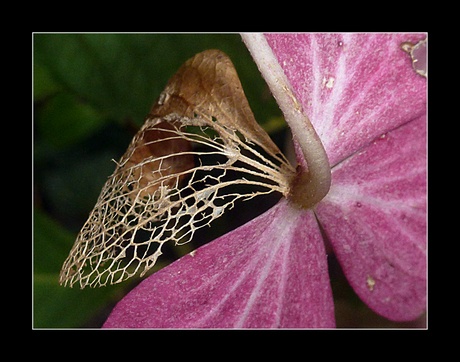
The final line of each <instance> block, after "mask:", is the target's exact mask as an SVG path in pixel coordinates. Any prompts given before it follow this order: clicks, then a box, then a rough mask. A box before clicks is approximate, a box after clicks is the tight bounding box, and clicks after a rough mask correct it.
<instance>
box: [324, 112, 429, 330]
mask: <svg viewBox="0 0 460 362" xmlns="http://www.w3.org/2000/svg"><path fill="white" fill-rule="evenodd" d="M426 176H427V175H426V115H423V116H421V117H419V118H418V119H416V120H414V121H412V122H409V123H407V124H406V125H404V126H402V127H400V128H398V129H396V130H394V131H392V132H389V133H387V134H385V135H384V136H382V137H380V138H378V139H376V140H375V141H374V142H372V143H371V144H370V145H369V146H367V147H365V148H363V149H362V150H360V151H359V152H358V153H356V154H354V155H353V156H351V157H350V158H348V159H346V160H345V161H343V162H342V163H340V164H338V165H337V166H336V167H334V168H333V170H332V186H331V190H330V192H329V194H328V195H327V196H326V198H325V199H323V201H321V203H320V204H319V205H318V206H317V208H316V214H317V217H318V219H319V220H320V222H321V224H322V225H323V227H324V230H325V232H326V234H327V236H328V237H329V239H330V241H331V243H332V246H333V248H334V252H335V253H336V255H337V257H338V259H339V261H340V263H341V265H342V268H343V270H344V272H345V274H346V276H347V279H348V281H349V282H350V284H351V285H352V287H353V288H354V290H355V291H356V293H357V294H358V295H359V296H360V298H361V299H362V300H364V302H366V304H367V305H368V306H369V307H371V308H372V309H373V310H374V311H376V312H377V313H379V314H381V315H383V316H385V317H387V318H389V319H393V320H397V321H403V320H411V319H414V318H416V317H417V316H419V315H420V313H421V312H422V311H423V310H424V309H425V308H426V207H427V204H426Z"/></svg>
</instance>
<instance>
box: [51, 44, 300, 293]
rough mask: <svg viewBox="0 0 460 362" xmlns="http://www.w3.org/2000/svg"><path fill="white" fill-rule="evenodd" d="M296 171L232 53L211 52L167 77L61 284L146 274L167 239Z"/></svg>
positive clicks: (184, 234)
mask: <svg viewBox="0 0 460 362" xmlns="http://www.w3.org/2000/svg"><path fill="white" fill-rule="evenodd" d="M295 172H296V171H295V169H294V168H293V167H292V166H291V165H290V164H289V162H288V161H287V160H286V159H285V157H284V156H283V155H282V154H281V152H280V151H279V149H278V147H277V146H276V145H275V144H274V143H273V142H272V141H271V139H270V137H269V136H268V134H267V133H266V132H265V131H264V130H263V129H262V128H261V127H260V126H259V125H258V123H257V122H256V121H255V119H254V115H253V114H252V111H251V109H250V108H249V104H248V102H247V99H246V97H245V95H244V92H243V89H242V86H241V83H240V81H239V79H238V76H237V74H236V70H235V68H234V67H233V64H232V63H231V61H230V59H229V58H228V57H227V55H225V54H224V53H222V52H221V51H219V50H208V51H205V52H203V53H199V54H197V55H196V56H194V57H193V58H191V59H190V60H188V61H187V62H186V63H185V64H184V65H183V66H182V67H181V68H180V69H179V71H178V72H177V73H176V74H175V75H174V76H173V77H172V78H171V79H170V81H169V82H168V84H167V86H166V88H165V90H164V91H163V92H162V93H161V95H160V97H159V98H158V100H157V101H156V103H155V104H154V106H153V107H152V109H151V111H150V113H149V115H148V117H147V119H146V121H145V123H144V125H143V126H142V128H141V129H140V130H139V132H138V133H137V134H136V136H135V137H134V139H133V140H132V142H131V144H130V145H129V147H128V149H127V151H126V153H125V154H124V155H123V157H122V158H121V159H120V161H119V162H117V165H116V169H115V171H114V173H113V174H112V175H111V176H110V177H109V179H108V181H107V182H106V184H105V185H104V187H103V189H102V192H101V194H100V196H99V198H98V200H97V203H96V205H95V207H94V209H93V210H92V212H91V213H90V215H89V218H88V220H87V221H86V223H85V224H84V226H83V228H82V230H81V231H80V233H79V234H78V236H77V240H76V241H75V244H74V246H73V248H72V249H71V251H70V254H69V256H68V257H67V259H66V260H65V262H64V265H63V267H62V270H61V274H60V280H59V282H60V283H61V284H64V285H70V286H73V285H74V284H75V283H79V285H80V287H81V288H84V287H85V286H91V287H96V286H104V285H107V284H115V283H119V282H121V281H123V280H126V279H127V278H130V277H131V276H133V275H135V274H136V273H138V272H141V276H143V275H144V274H145V273H146V272H147V271H148V270H149V269H150V268H151V267H152V266H153V265H154V264H155V262H156V260H157V258H158V257H159V256H160V255H161V254H162V251H161V248H162V246H163V244H164V243H165V242H167V241H174V242H175V244H176V245H180V244H184V243H186V242H188V241H190V240H191V239H192V237H193V235H194V233H195V231H196V230H198V229H200V228H203V227H205V226H208V225H209V224H210V223H211V222H212V221H213V220H215V219H217V218H218V217H220V216H221V215H222V214H223V213H224V211H225V210H226V209H229V208H232V207H233V206H234V203H235V202H236V201H237V200H239V199H241V200H248V199H250V198H253V197H255V196H257V195H262V194H267V193H271V192H273V191H277V192H280V193H282V194H283V195H284V196H287V195H288V194H289V192H290V189H289V185H290V183H291V180H292V178H293V177H294V176H295Z"/></svg>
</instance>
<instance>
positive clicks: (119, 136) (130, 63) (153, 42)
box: [33, 34, 425, 328]
mask: <svg viewBox="0 0 460 362" xmlns="http://www.w3.org/2000/svg"><path fill="white" fill-rule="evenodd" d="M206 49H220V50H222V51H224V52H225V53H227V54H228V56H229V57H230V59H231V60H232V62H233V63H234V65H235V68H236V70H237V72H238V75H239V77H240V80H241V83H242V85H243V88H244V91H245V93H246V96H247V98H248V101H249V104H250V106H251V108H252V110H253V112H254V114H255V117H256V119H257V121H258V122H259V123H260V124H261V125H262V126H263V127H264V128H265V130H266V131H267V132H268V133H269V134H270V136H271V137H272V139H273V140H274V141H275V143H277V144H278V146H279V147H280V149H281V150H285V147H286V143H287V141H289V132H288V129H287V126H286V124H285V122H284V120H283V118H282V115H281V112H280V110H279V108H278V106H277V104H276V102H275V101H274V99H273V98H272V96H271V94H270V91H269V90H268V87H267V86H266V84H265V82H264V80H263V78H262V77H261V75H260V73H259V72H258V70H257V66H256V65H255V63H254V62H253V60H252V58H251V56H250V54H249V52H248V50H247V49H246V47H245V45H244V44H243V42H242V41H241V37H240V36H239V35H237V34H34V35H33V101H34V111H33V149H34V161H33V162H34V165H33V180H34V181H33V182H34V185H33V190H34V194H33V206H34V209H33V224H34V225H33V226H34V228H33V327H34V328H80V327H86V328H91V327H100V326H102V324H103V323H104V321H105V319H106V318H107V316H108V315H109V313H110V311H111V309H112V308H113V307H114V306H115V304H116V303H117V301H119V300H120V299H121V298H122V297H123V296H124V295H125V294H126V293H128V292H129V291H130V290H131V289H132V288H133V287H134V286H135V285H137V284H138V283H139V282H140V279H139V278H137V279H134V280H132V281H126V282H124V283H121V284H119V285H115V286H108V287H103V288H98V289H83V290H80V289H78V287H77V286H76V287H74V288H64V287H61V286H59V284H58V277H59V271H60V268H61V266H62V263H63V262H64V260H65V258H66V257H67V255H68V253H69V251H70V249H71V247H72V245H73V243H74V241H75V238H76V236H77V233H78V232H79V230H80V228H81V227H82V225H83V223H84V222H85V221H86V219H87V217H88V215H89V212H90V211H91V210H92V208H93V206H94V204H95V203H96V200H97V197H98V196H99V193H100V191H101V189H102V186H103V185H104V183H105V181H106V180H107V178H108V176H109V175H111V174H112V172H113V171H114V169H115V163H114V162H113V161H111V160H112V159H113V160H118V159H119V158H120V157H121V156H122V155H123V153H124V152H125V151H126V148H127V147H128V145H129V143H130V141H131V138H132V137H133V136H134V134H135V133H136V132H137V130H138V129H139V128H140V127H141V126H142V124H143V122H144V118H145V117H146V115H147V113H148V112H149V110H150V108H151V106H152V104H153V102H154V101H155V100H156V99H157V97H158V96H159V95H160V93H161V91H162V90H163V89H164V87H165V85H166V83H167V81H168V80H169V78H170V77H171V76H172V75H173V74H174V73H175V72H176V71H177V70H178V69H179V67H180V66H181V65H182V64H183V63H184V62H185V61H186V60H188V59H189V58H191V57H192V56H194V55H195V54H196V53H199V52H202V51H204V50H206ZM279 198H280V196H279V195H268V196H264V197H258V198H256V199H253V200H250V201H246V202H242V203H240V205H238V206H239V207H235V208H234V209H233V210H231V211H230V212H228V213H226V214H225V215H224V216H223V217H221V218H220V219H218V220H216V221H214V222H213V225H212V227H211V228H206V230H205V231H204V232H202V233H201V234H199V235H197V236H196V237H195V238H194V240H193V241H192V242H191V243H189V244H186V245H183V246H180V247H174V246H172V247H169V248H168V249H167V251H166V253H165V255H163V256H162V257H161V258H160V259H159V262H158V263H157V265H156V266H155V267H154V268H153V269H154V270H152V272H154V271H156V270H158V269H159V268H162V267H164V266H166V265H167V264H169V263H170V262H172V261H174V260H175V259H177V258H179V257H180V256H182V255H184V254H186V253H188V252H190V251H191V250H193V249H195V248H196V247H199V246H200V245H203V244H205V243H206V242H209V241H211V240H213V239H214V238H216V237H218V236H220V235H223V234H225V233H226V232H228V231H230V230H233V229H234V228H236V227H238V226H240V225H242V224H243V223H245V222H247V221H249V220H250V219H252V218H254V217H256V216H258V215H260V214H261V213H263V212H264V211H266V210H267V209H268V208H270V207H271V206H272V205H274V204H275V203H276V202H277V201H278V199H279ZM329 262H330V273H331V283H332V287H333V292H334V300H335V307H336V318H337V326H338V327H350V328H352V327H369V328H372V327H383V328H384V327H424V320H425V318H424V317H423V316H422V317H421V318H420V319H419V320H417V321H414V322H410V323H395V322H391V321H387V320H386V319H384V318H382V317H380V316H378V315H377V314H375V313H373V312H372V311H371V310H370V309H369V308H367V306H365V305H364V303H362V302H361V301H360V300H359V298H358V297H357V296H356V295H355V294H354V292H353V290H352V289H351V288H350V287H349V286H348V283H347V282H346V279H345V277H344V276H343V274H342V272H341V269H340V266H339V265H338V263H337V261H336V260H335V257H334V255H333V254H330V255H329Z"/></svg>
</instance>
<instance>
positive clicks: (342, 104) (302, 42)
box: [266, 34, 427, 165]
mask: <svg viewBox="0 0 460 362" xmlns="http://www.w3.org/2000/svg"><path fill="white" fill-rule="evenodd" d="M425 37H426V34H267V35H266V38H267V41H268V43H269V45H270V47H271V48H272V49H273V51H274V53H275V55H276V56H277V58H278V60H279V62H280V64H281V66H282V67H283V69H284V72H285V73H286V76H287V77H288V79H289V81H290V82H291V85H292V86H293V88H294V90H295V92H296V95H297V97H298V99H299V100H300V101H301V103H302V105H303V107H304V110H305V112H306V114H307V115H308V117H309V118H310V120H311V122H312V124H313V126H314V127H315V130H316V132H317V133H318V135H319V136H320V138H321V140H322V142H323V145H324V147H325V149H326V152H327V154H328V157H329V161H330V164H331V165H335V164H337V163H338V162H340V161H342V160H343V159H345V158H346V157H348V156H350V155H351V154H353V153H354V152H356V151H357V150H359V149H360V148H362V147H364V146H365V145H367V144H368V143H369V142H371V141H372V140H373V139H375V138H377V137H379V136H381V135H382V134H383V133H385V132H388V131H390V130H392V129H394V128H396V127H398V126H400V125H402V124H404V123H406V122H407V121H408V120H410V119H413V118H417V117H419V116H421V115H422V114H424V113H425V112H426V87H427V85H426V83H427V81H426V79H425V78H424V77H422V76H420V75H418V74H417V73H416V72H415V71H414V70H413V68H412V63H411V58H410V56H409V54H407V53H405V52H404V51H403V50H402V49H401V48H400V44H401V43H403V42H406V41H411V42H413V43H417V42H418V41H419V40H421V39H423V38H425Z"/></svg>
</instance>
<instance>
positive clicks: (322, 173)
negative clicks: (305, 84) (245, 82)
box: [241, 34, 331, 208]
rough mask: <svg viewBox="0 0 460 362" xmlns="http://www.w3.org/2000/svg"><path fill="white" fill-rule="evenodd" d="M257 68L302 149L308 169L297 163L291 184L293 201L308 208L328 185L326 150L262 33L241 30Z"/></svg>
mask: <svg viewBox="0 0 460 362" xmlns="http://www.w3.org/2000/svg"><path fill="white" fill-rule="evenodd" d="M241 37H242V38H243V41H244V43H245V44H246V46H247V47H248V49H249V51H250V53H251V55H252V57H253V59H254V60H255V62H256V64H257V66H258V68H259V71H260V72H261V73H262V76H263V77H264V79H265V81H266V82H267V84H268V86H269V87H270V90H271V92H272V94H273V96H274V97H275V99H276V101H277V103H278V105H279V107H280V109H281V111H282V112H283V114H284V118H285V119H286V122H287V123H288V125H289V127H290V128H291V130H292V134H293V137H294V138H295V139H296V140H297V142H298V143H299V145H300V148H301V149H302V153H303V156H304V157H305V160H306V161H307V166H308V170H306V169H305V168H303V167H302V166H298V167H297V169H298V176H297V177H296V178H295V179H294V181H293V184H292V185H291V188H292V191H291V194H290V197H291V200H292V202H294V203H295V204H297V205H299V206H301V207H304V208H311V207H313V206H315V205H316V204H317V203H318V202H319V201H321V200H322V199H323V198H324V196H326V194H327V193H328V191H329V188H330V186H331V167H330V165H329V159H328V158H327V154H326V151H325V150H324V147H323V144H322V143H321V140H320V138H319V137H318V135H317V134H316V131H315V129H314V128H313V126H312V124H311V123H310V120H309V119H308V117H307V115H306V114H305V113H304V111H303V108H302V105H301V103H300V102H299V101H298V100H297V98H296V96H295V95H294V92H293V89H292V87H291V84H290V83H289V80H288V79H287V77H286V75H285V74H284V71H283V69H282V68H281V65H280V64H279V62H278V59H277V58H276V56H275V54H273V51H272V49H271V48H270V46H269V45H268V43H267V40H266V39H265V36H264V35H263V34H241Z"/></svg>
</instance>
